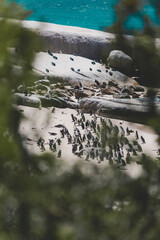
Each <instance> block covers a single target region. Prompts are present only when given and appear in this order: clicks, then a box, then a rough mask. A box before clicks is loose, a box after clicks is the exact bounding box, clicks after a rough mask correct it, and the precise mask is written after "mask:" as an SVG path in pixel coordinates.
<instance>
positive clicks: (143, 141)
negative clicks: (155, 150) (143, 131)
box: [141, 136, 146, 144]
mask: <svg viewBox="0 0 160 240" xmlns="http://www.w3.org/2000/svg"><path fill="white" fill-rule="evenodd" d="M141 140H142V143H143V144H144V143H146V141H145V139H144V137H143V136H141Z"/></svg>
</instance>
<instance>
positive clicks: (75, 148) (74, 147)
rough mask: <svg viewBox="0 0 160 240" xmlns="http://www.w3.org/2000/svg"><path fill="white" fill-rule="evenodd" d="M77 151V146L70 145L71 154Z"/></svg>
mask: <svg viewBox="0 0 160 240" xmlns="http://www.w3.org/2000/svg"><path fill="white" fill-rule="evenodd" d="M76 151H77V144H74V145H72V153H75V152H76Z"/></svg>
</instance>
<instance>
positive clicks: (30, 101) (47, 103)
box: [13, 93, 78, 109]
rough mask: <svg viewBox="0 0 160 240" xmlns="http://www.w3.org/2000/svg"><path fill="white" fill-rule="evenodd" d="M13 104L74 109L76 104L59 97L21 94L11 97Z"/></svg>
mask: <svg viewBox="0 0 160 240" xmlns="http://www.w3.org/2000/svg"><path fill="white" fill-rule="evenodd" d="M13 98H14V103H15V104H17V105H23V106H28V107H35V108H40V107H57V108H72V109H76V108H77V107H78V104H77V103H75V102H73V101H70V100H69V99H66V98H61V97H45V96H40V95H27V96H26V95H25V94H23V93H15V94H14V95H13Z"/></svg>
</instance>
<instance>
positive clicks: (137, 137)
mask: <svg viewBox="0 0 160 240" xmlns="http://www.w3.org/2000/svg"><path fill="white" fill-rule="evenodd" d="M136 139H139V136H138V131H136Z"/></svg>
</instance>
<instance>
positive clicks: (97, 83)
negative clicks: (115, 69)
mask: <svg viewBox="0 0 160 240" xmlns="http://www.w3.org/2000/svg"><path fill="white" fill-rule="evenodd" d="M94 82H95V83H96V85H97V87H99V86H100V83H99V82H98V80H96V79H95V81H94Z"/></svg>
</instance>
